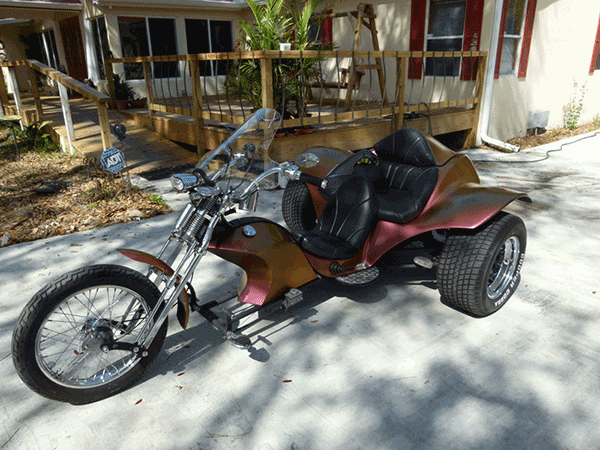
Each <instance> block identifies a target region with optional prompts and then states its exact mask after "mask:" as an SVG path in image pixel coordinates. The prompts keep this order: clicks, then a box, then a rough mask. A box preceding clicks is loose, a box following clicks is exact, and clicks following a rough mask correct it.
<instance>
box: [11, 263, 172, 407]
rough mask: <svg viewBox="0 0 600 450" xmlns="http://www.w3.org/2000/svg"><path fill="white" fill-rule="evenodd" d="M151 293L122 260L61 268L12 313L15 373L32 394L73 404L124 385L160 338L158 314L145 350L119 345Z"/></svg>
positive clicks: (134, 328)
mask: <svg viewBox="0 0 600 450" xmlns="http://www.w3.org/2000/svg"><path fill="white" fill-rule="evenodd" d="M159 297H160V292H159V291H158V288H157V287H156V285H154V284H153V283H152V282H151V281H150V280H148V278H146V277H144V276H143V275H141V274H140V273H138V272H136V271H134V270H131V269H128V268H126V267H120V266H113V265H98V266H91V267H85V268H83V269H79V270H76V271H74V272H70V273H67V274H65V275H63V276H62V277H61V278H59V279H58V280H57V281H55V282H53V283H50V284H48V285H47V286H46V287H44V288H43V289H42V290H40V291H39V292H38V293H37V294H36V295H35V296H34V297H33V298H32V299H31V301H30V302H29V303H28V304H27V306H26V307H25V309H24V310H23V312H22V313H21V316H20V317H19V320H18V321H17V326H16V328H15V331H14V334H13V341H12V353H13V361H14V363H15V367H16V369H17V372H18V374H19V376H20V377H21V379H22V380H23V381H24V382H25V384H27V386H29V387H30V388H31V389H32V390H33V391H35V392H37V393H38V394H40V395H42V396H44V397H47V398H50V399H52V400H58V401H63V402H69V403H73V404H85V403H91V402H95V401H98V400H101V399H104V398H106V397H109V396H111V395H114V394H116V393H117V392H120V391H122V390H124V389H126V388H127V387H128V386H130V385H131V384H132V383H133V382H135V381H136V380H137V379H139V378H140V377H141V376H142V375H143V374H144V372H145V371H146V370H147V369H148V367H149V366H150V364H152V362H153V361H154V359H155V358H156V356H157V355H158V353H159V351H160V349H161V347H162V344H163V342H164V339H165V336H166V333H167V322H166V321H165V323H164V324H163V326H162V327H161V328H160V330H159V332H158V334H157V335H156V337H155V338H154V340H153V341H152V344H151V345H150V346H149V347H148V354H147V356H144V357H142V356H140V355H139V354H138V353H134V352H133V351H131V350H128V349H127V345H128V344H134V343H135V342H136V341H137V340H138V339H139V338H138V334H139V332H140V331H141V330H142V327H143V326H144V324H145V323H146V322H147V321H148V320H149V318H150V312H151V311H152V308H153V307H154V306H155V305H156V303H157V301H158V299H159ZM113 345H115V346H117V347H119V346H120V347H121V348H120V349H117V350H113V349H111V347H112V346H113Z"/></svg>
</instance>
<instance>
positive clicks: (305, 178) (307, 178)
mask: <svg viewBox="0 0 600 450" xmlns="http://www.w3.org/2000/svg"><path fill="white" fill-rule="evenodd" d="M299 180H300V181H302V182H304V183H308V184H312V185H313V186H317V187H320V186H321V183H322V182H323V180H322V179H321V178H317V177H313V176H312V175H308V174H307V173H301V174H300V178H299Z"/></svg>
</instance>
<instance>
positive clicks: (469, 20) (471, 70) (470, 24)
mask: <svg viewBox="0 0 600 450" xmlns="http://www.w3.org/2000/svg"><path fill="white" fill-rule="evenodd" d="M484 1H485V0H467V10H466V15H465V34H464V39H463V51H465V52H468V51H470V50H471V43H472V42H473V38H474V37H475V35H477V45H476V48H475V50H479V45H480V42H481V24H482V23H483V4H484ZM477 62H478V60H477V58H469V57H465V58H463V62H462V70H461V80H474V79H475V77H476V76H477Z"/></svg>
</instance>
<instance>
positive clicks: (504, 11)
mask: <svg viewBox="0 0 600 450" xmlns="http://www.w3.org/2000/svg"><path fill="white" fill-rule="evenodd" d="M507 14H508V0H504V4H503V5H502V21H501V22H500V36H499V37H498V53H497V55H496V66H495V68H494V78H500V61H501V60H502V45H503V44H504V31H505V30H506V16H507Z"/></svg>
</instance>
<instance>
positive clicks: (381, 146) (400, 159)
mask: <svg viewBox="0 0 600 450" xmlns="http://www.w3.org/2000/svg"><path fill="white" fill-rule="evenodd" d="M373 148H374V149H375V152H376V153H377V156H379V158H380V159H382V160H384V161H389V162H394V163H399V164H407V165H410V166H416V167H428V166H435V165H436V161H435V158H434V156H433V152H432V151H431V147H430V146H429V142H427V138H426V137H425V136H424V135H423V133H421V132H420V131H419V130H415V129H414V128H402V129H401V130H398V131H396V132H394V133H392V134H390V135H389V136H386V137H384V138H383V139H382V140H380V141H379V142H377V143H376V144H375V145H374V146H373Z"/></svg>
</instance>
